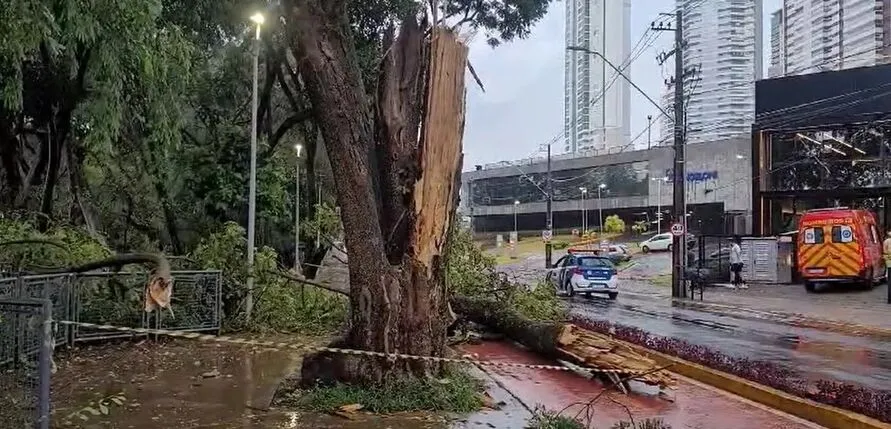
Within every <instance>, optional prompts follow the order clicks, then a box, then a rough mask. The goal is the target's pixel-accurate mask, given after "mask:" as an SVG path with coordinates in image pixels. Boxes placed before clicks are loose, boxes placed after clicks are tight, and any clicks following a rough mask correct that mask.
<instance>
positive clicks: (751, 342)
mask: <svg viewBox="0 0 891 429" xmlns="http://www.w3.org/2000/svg"><path fill="white" fill-rule="evenodd" d="M668 259H669V256H668V255H665V254H656V255H641V256H639V257H637V261H638V264H637V265H635V266H634V267H631V268H630V269H628V270H626V271H625V272H624V273H623V276H622V277H625V279H624V280H622V281H621V283H620V290H622V289H621V288H622V287H623V285H622V283H624V284H625V285H627V286H628V288H627V289H639V287H638V288H635V287H632V286H640V283H641V282H646V280H644V279H646V278H647V277H656V276H660V275H664V274H665V273H666V272H667V271H668V268H669V261H668ZM542 265H543V260H538V258H530V259H529V260H526V261H523V262H521V263H517V264H514V265H513V266H509V267H503V268H502V269H504V270H505V271H508V272H512V273H513V274H515V275H516V277H518V278H519V279H532V278H535V277H536V276H538V275H540V274H539V273H540V272H541V271H540V270H539V269H538V267H541V266H542ZM635 282H637V284H635V285H632V283H635ZM643 287H648V286H646V285H645V286H643ZM568 301H569V307H570V311H571V312H572V313H573V314H575V315H579V316H585V317H588V318H593V319H603V320H609V321H611V322H614V323H619V324H623V325H628V326H635V327H638V328H641V329H644V330H646V331H648V332H650V333H652V334H656V335H663V336H670V337H676V338H680V339H683V340H686V341H688V342H690V343H692V344H699V345H703V346H708V347H711V348H714V349H717V350H719V351H721V352H723V353H725V354H728V355H731V356H738V357H746V358H749V359H757V360H765V361H771V362H776V363H782V364H785V365H788V366H791V367H794V368H795V369H797V370H798V371H799V372H801V373H802V375H804V376H806V377H808V378H810V379H814V380H816V379H830V380H837V381H844V382H851V383H856V384H860V385H864V386H869V387H873V388H880V389H888V388H891V340H889V339H888V338H876V337H868V336H857V335H848V334H845V333H839V332H829V331H824V330H820V329H813V328H806V327H796V326H790V325H789V324H786V323H781V322H779V321H776V320H770V318H769V317H756V316H755V315H753V314H746V313H744V312H732V311H728V312H721V311H715V310H714V309H709V310H707V311H706V310H703V309H697V308H695V307H694V306H692V305H684V303H679V302H675V303H674V304H672V302H671V300H670V299H666V298H660V297H658V296H655V295H653V296H645V295H640V294H633V293H627V294H624V295H623V294H622V293H621V292H620V295H619V299H618V300H617V301H609V300H608V299H606V297H605V296H604V297H602V298H601V297H597V296H595V297H593V298H584V297H575V298H572V299H569V300H568ZM734 313H735V314H734Z"/></svg>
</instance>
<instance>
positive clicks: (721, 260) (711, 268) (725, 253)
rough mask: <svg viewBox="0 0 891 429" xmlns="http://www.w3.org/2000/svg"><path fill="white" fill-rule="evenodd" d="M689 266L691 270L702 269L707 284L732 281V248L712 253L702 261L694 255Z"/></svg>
mask: <svg viewBox="0 0 891 429" xmlns="http://www.w3.org/2000/svg"><path fill="white" fill-rule="evenodd" d="M687 266H688V267H690V268H691V269H700V270H701V275H702V277H703V280H704V281H705V282H706V283H709V284H714V283H721V282H728V281H730V247H724V248H721V249H718V250H713V251H710V252H708V254H707V255H705V257H704V258H703V259H702V260H700V259H699V258H698V257H697V256H696V255H695V253H694V256H693V257H692V258H691V259H689V260H688V261H687Z"/></svg>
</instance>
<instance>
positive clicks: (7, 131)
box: [0, 106, 23, 207]
mask: <svg viewBox="0 0 891 429" xmlns="http://www.w3.org/2000/svg"><path fill="white" fill-rule="evenodd" d="M15 129H16V126H15V115H13V113H12V112H10V111H8V110H6V109H4V108H3V107H2V106H0V167H2V168H3V181H4V182H5V183H2V184H0V185H2V186H0V205H2V206H4V207H10V206H12V205H13V202H14V201H15V200H16V199H17V198H16V197H17V194H18V193H19V192H20V191H21V189H22V185H23V183H22V176H21V174H20V172H19V162H20V160H21V154H20V153H19V147H20V145H19V140H18V138H17V136H16V131H15Z"/></svg>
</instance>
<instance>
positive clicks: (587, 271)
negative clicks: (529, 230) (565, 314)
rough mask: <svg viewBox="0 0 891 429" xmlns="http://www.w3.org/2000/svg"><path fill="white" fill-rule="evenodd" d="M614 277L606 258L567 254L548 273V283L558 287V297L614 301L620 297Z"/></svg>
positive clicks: (612, 269)
mask: <svg viewBox="0 0 891 429" xmlns="http://www.w3.org/2000/svg"><path fill="white" fill-rule="evenodd" d="M617 276H618V271H616V266H615V265H614V264H613V262H612V261H611V260H610V258H609V257H608V256H601V255H595V254H588V253H580V254H573V253H570V254H568V255H566V256H564V257H562V258H560V259H558V260H557V263H556V264H554V269H553V270H551V271H549V272H548V281H550V282H552V283H553V284H554V285H555V286H556V287H557V292H558V293H559V294H560V295H564V296H573V295H575V294H577V293H581V294H584V295H585V296H586V297H589V298H590V297H591V295H592V294H595V293H597V294H606V295H607V296H609V299H616V298H617V297H618V296H619V282H618V278H617Z"/></svg>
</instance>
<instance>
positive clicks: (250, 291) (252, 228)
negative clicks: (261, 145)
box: [244, 12, 265, 322]
mask: <svg viewBox="0 0 891 429" xmlns="http://www.w3.org/2000/svg"><path fill="white" fill-rule="evenodd" d="M251 21H253V22H254V23H255V24H257V36H256V38H255V39H254V55H253V57H254V64H253V65H254V67H253V68H254V85H253V93H252V95H251V173H250V174H251V175H250V179H249V185H248V187H249V191H248V193H249V196H248V227H247V235H248V237H247V282H246V283H247V295H246V296H245V300H244V317H245V320H246V321H248V322H250V320H251V312H252V311H253V309H254V246H255V245H256V234H257V232H256V220H257V85H258V84H257V82H258V79H259V77H258V69H259V63H260V27H262V26H263V22H264V21H265V19H264V18H263V14H261V13H259V12H258V13H255V14H254V15H253V16H251Z"/></svg>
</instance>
